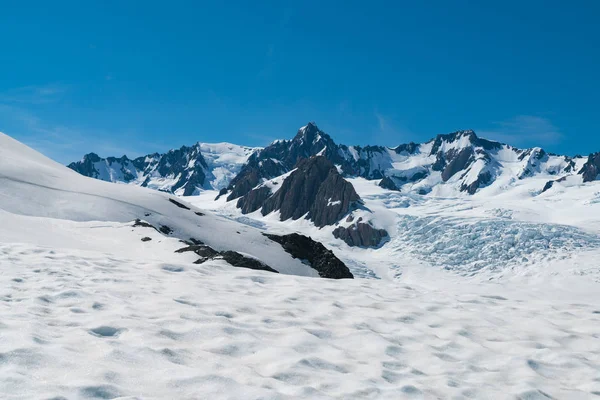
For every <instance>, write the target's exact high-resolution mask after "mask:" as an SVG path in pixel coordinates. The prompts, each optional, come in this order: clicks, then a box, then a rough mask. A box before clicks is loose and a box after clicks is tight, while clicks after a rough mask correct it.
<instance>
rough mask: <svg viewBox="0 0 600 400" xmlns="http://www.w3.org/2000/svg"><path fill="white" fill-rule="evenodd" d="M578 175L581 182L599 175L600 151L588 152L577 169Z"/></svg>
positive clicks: (593, 179) (590, 180) (595, 178)
mask: <svg viewBox="0 0 600 400" xmlns="http://www.w3.org/2000/svg"><path fill="white" fill-rule="evenodd" d="M579 175H581V176H582V177H583V182H584V183H585V182H592V181H595V180H597V179H598V178H599V177H600V152H599V153H594V154H590V155H589V157H588V160H587V162H586V163H585V164H584V165H583V167H582V168H581V170H580V171H579Z"/></svg>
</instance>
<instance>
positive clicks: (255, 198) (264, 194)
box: [236, 186, 271, 214]
mask: <svg viewBox="0 0 600 400" xmlns="http://www.w3.org/2000/svg"><path fill="white" fill-rule="evenodd" d="M269 197H271V189H269V188H268V187H266V186H262V187H259V188H256V189H254V190H251V191H250V192H248V193H247V194H246V195H245V196H242V197H240V198H239V199H238V202H237V205H236V206H237V208H241V209H242V214H249V213H251V212H254V211H256V210H258V209H259V208H261V207H262V206H263V204H264V203H265V201H266V200H267V199H268V198H269Z"/></svg>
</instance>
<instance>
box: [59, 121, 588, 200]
mask: <svg viewBox="0 0 600 400" xmlns="http://www.w3.org/2000/svg"><path fill="white" fill-rule="evenodd" d="M316 155H320V156H323V157H325V158H327V159H328V160H329V161H330V162H331V163H333V164H334V165H336V166H337V167H338V169H339V171H340V173H341V174H342V176H344V177H362V178H365V179H369V180H381V181H380V184H381V186H382V187H384V188H386V189H390V190H400V191H402V192H403V193H416V194H419V195H430V196H439V197H445V196H448V195H458V194H460V193H466V194H470V195H474V194H476V193H478V192H479V191H481V190H484V189H486V188H491V189H488V191H489V190H498V189H500V188H501V189H502V190H510V189H511V188H512V187H514V183H515V182H518V181H522V180H525V179H530V178H533V179H540V178H541V179H543V180H544V181H543V182H541V183H540V187H539V192H540V193H541V192H542V191H544V189H545V190H548V189H550V188H551V187H552V185H553V183H554V182H559V183H560V182H564V181H565V180H567V177H571V176H573V178H569V179H571V180H573V181H577V182H590V181H592V180H595V179H596V178H597V176H598V175H600V166H598V164H600V161H598V159H599V157H598V156H597V155H596V158H594V156H593V155H592V156H590V157H589V159H588V158H586V157H581V156H577V157H569V156H562V155H557V154H550V153H547V152H546V151H544V150H543V149H541V148H539V147H536V148H531V149H519V148H516V147H513V146H511V145H509V144H502V143H499V142H495V141H491V140H487V139H483V138H480V137H478V136H477V134H476V133H475V132H473V131H471V130H465V131H457V132H453V133H449V134H441V135H438V136H436V137H435V138H433V139H431V140H429V141H427V142H425V143H421V144H417V143H407V144H401V145H398V146H396V147H384V146H366V147H361V146H347V145H344V144H337V143H335V142H334V140H333V139H332V138H331V136H329V135H328V134H326V133H325V132H323V131H321V130H320V129H319V128H318V127H317V125H316V124H315V123H312V122H311V123H309V124H307V125H306V126H303V127H302V128H300V129H299V130H298V132H297V134H296V136H295V137H294V138H293V139H291V140H277V141H275V142H273V143H272V144H271V145H269V146H267V147H265V148H264V149H260V148H249V147H243V146H237V145H232V144H228V143H220V144H204V143H197V144H195V145H194V146H191V147H186V146H184V147H182V148H180V149H177V150H171V151H169V152H167V153H165V154H162V155H161V154H150V155H147V156H145V157H139V158H136V159H134V160H130V159H128V158H127V157H126V156H123V157H121V158H115V157H108V158H106V159H104V158H101V157H99V156H97V155H96V154H94V153H90V154H88V155H86V156H84V158H83V160H81V161H78V162H75V163H72V164H70V165H69V168H71V169H73V170H75V171H77V172H79V173H81V174H83V175H85V176H90V177H93V178H97V179H101V180H105V181H110V182H125V183H134V184H137V185H141V186H145V187H150V188H154V189H159V190H163V191H168V192H172V193H175V194H180V195H184V196H188V195H194V194H198V193H199V191H200V190H220V191H221V193H220V195H226V196H227V199H228V200H233V199H238V198H240V197H242V196H244V195H246V194H247V193H248V192H250V191H251V190H252V189H254V188H256V187H257V186H259V185H262V184H263V183H264V182H266V181H268V180H270V179H274V178H277V177H279V176H282V175H284V174H286V173H289V172H290V171H292V170H293V169H294V168H295V167H296V164H297V163H298V161H300V160H301V159H304V158H309V157H313V156H316ZM577 175H581V179H577V178H576V176H577Z"/></svg>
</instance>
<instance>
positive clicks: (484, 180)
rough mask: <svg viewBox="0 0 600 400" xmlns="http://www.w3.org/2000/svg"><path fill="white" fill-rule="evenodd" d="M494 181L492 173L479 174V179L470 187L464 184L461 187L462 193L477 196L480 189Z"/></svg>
mask: <svg viewBox="0 0 600 400" xmlns="http://www.w3.org/2000/svg"><path fill="white" fill-rule="evenodd" d="M491 181H492V174H491V173H490V172H484V173H482V174H479V176H478V177H477V179H475V181H474V182H472V183H471V184H469V185H465V184H462V185H461V186H460V191H461V192H467V193H469V194H475V192H477V190H478V189H480V188H482V187H484V186H485V185H487V184H489V183H490V182H491Z"/></svg>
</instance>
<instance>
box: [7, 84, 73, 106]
mask: <svg viewBox="0 0 600 400" xmlns="http://www.w3.org/2000/svg"><path fill="white" fill-rule="evenodd" d="M68 90H69V86H68V85H64V84H59V83H53V84H47V85H30V86H22V87H18V88H14V89H9V90H5V91H4V92H0V103H3V104H48V103H54V102H57V101H60V99H61V98H62V97H63V95H64V94H65V93H66V92H67V91H68Z"/></svg>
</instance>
